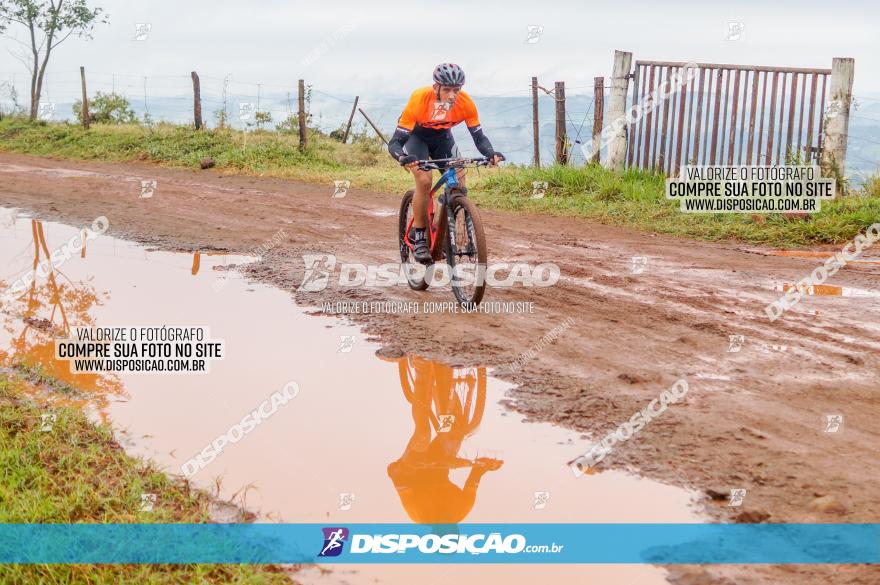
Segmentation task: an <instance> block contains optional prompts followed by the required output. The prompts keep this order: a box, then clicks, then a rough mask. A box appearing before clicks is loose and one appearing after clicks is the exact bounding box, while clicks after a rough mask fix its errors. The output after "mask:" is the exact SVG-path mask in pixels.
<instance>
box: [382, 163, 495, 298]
mask: <svg viewBox="0 0 880 585" xmlns="http://www.w3.org/2000/svg"><path fill="white" fill-rule="evenodd" d="M417 162H418V168H419V169H420V170H423V171H430V170H438V171H443V174H442V175H441V176H440V179H438V180H437V183H436V184H435V185H434V187H433V188H432V189H431V192H430V193H429V197H428V218H427V219H428V221H427V228H428V230H427V236H428V238H429V239H428V245H429V246H430V250H431V256H432V258H433V261H434V262H441V261H442V260H444V259H445V260H446V263H447V264H448V265H449V270H450V279H451V284H452V292H453V294H454V295H455V298H456V300H457V301H458V302H459V303H460V304H461V305H463V306H465V307H471V308H473V307H476V306H477V305H479V304H480V301H481V300H482V299H483V294H484V293H485V292H486V278H485V276H486V256H487V251H486V235H485V233H484V232H483V222H482V220H481V219H480V215H479V213H478V212H477V207H476V206H475V205H474V204H473V203H472V202H471V200H470V199H468V197H467V189H466V188H465V187H464V185H462V184H461V183H460V182H459V180H458V169H463V168H468V167H482V166H488V165H489V164H490V161H489V159H487V158H484V157H482V158H444V159H434V160H420V161H417ZM440 187H444V190H443V194H442V195H441V196H440V197H439V198H438V199H437V204H438V205H437V207H435V206H434V194H435V193H436V192H437V191H438V190H439V189H440ZM413 194H414V191H413V190H412V189H410V190H409V191H407V192H406V193H405V194H404V196H403V201H402V202H401V203H400V218H399V222H398V241H399V244H400V261H401V263H402V264H403V265H404V268H405V273H406V280H407V282H408V283H409V286H410V288H411V289H413V290H425V289H426V288H428V286H430V284H431V281H432V279H433V277H434V268H435V267H434V264H433V263H432V264H430V265H428V266H427V267H422V265H420V264H418V263H417V262H416V261H415V259H414V257H413V244H412V242H411V241H410V239H409V232H410V228H412V225H413V219H414V216H413V205H412V203H413Z"/></svg>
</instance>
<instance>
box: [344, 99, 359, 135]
mask: <svg viewBox="0 0 880 585" xmlns="http://www.w3.org/2000/svg"><path fill="white" fill-rule="evenodd" d="M359 98H360V96H357V95H356V96H354V105H353V106H351V114H349V116H348V124H346V125H345V135H344V136H343V137H342V143H343V144H345V141H346V140H348V133H349V131H350V130H351V121H352V120H353V119H354V112H355V110H356V109H357V107H358V99H359Z"/></svg>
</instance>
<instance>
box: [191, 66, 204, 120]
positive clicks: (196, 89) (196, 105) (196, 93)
mask: <svg viewBox="0 0 880 585" xmlns="http://www.w3.org/2000/svg"><path fill="white" fill-rule="evenodd" d="M192 80H193V117H194V118H195V123H196V130H201V129H202V90H201V87H200V86H199V74H198V73H196V72H195V71H193V72H192Z"/></svg>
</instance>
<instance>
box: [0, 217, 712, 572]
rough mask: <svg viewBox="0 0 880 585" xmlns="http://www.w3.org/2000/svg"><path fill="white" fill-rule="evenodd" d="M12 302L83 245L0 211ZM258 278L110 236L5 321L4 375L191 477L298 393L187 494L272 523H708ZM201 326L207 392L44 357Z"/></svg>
mask: <svg viewBox="0 0 880 585" xmlns="http://www.w3.org/2000/svg"><path fill="white" fill-rule="evenodd" d="M0 214H2V215H0V266H2V271H0V279H2V281H3V284H4V288H5V287H8V286H10V285H11V283H12V282H14V281H16V280H17V279H20V278H21V277H22V275H24V274H27V273H31V274H33V273H34V267H35V265H37V264H38V263H39V262H41V261H44V260H45V259H46V258H47V257H49V256H50V254H51V253H52V251H54V250H56V249H59V248H60V247H62V246H63V245H64V244H65V243H67V242H69V241H70V240H71V238H73V237H75V236H77V234H79V233H80V230H79V229H78V228H73V227H70V226H65V225H61V224H56V223H50V222H38V221H34V220H32V219H30V218H28V217H26V216H24V215H23V214H21V213H18V212H15V211H14V210H0ZM250 260H251V259H248V258H245V257H241V256H231V255H216V254H208V253H196V254H193V253H189V254H182V253H169V252H161V251H156V250H151V249H148V248H146V247H143V246H140V245H137V244H134V243H131V242H126V241H123V240H119V239H116V238H112V237H109V236H106V235H102V236H99V237H97V238H96V239H93V240H89V241H87V243H86V247H85V249H84V250H83V251H82V252H81V253H77V254H73V255H70V257H69V258H68V259H66V260H64V261H63V262H62V263H61V264H60V265H58V266H55V265H54V263H51V262H50V263H48V266H49V268H48V269H47V270H44V271H43V273H44V276H40V275H39V274H37V275H36V277H35V279H34V283H33V284H31V285H29V286H28V287H27V289H26V291H25V292H24V293H22V294H21V295H20V296H19V298H18V299H17V300H16V301H14V302H13V303H12V304H11V305H5V306H4V307H3V308H2V310H3V312H2V313H0V319H2V332H0V359H2V360H3V361H4V362H6V364H7V365H9V364H11V363H27V364H30V365H31V366H32V367H33V366H34V365H36V364H39V367H41V368H43V369H45V370H46V371H47V372H49V373H51V374H52V375H54V376H55V377H57V378H59V379H61V380H63V381H65V382H67V383H69V384H70V385H71V386H75V387H77V388H80V389H82V390H84V391H85V393H86V395H87V397H88V403H89V406H90V408H91V409H92V410H93V412H94V413H96V416H101V417H103V418H104V419H105V420H107V421H109V422H111V423H112V424H113V425H114V427H115V428H116V429H118V430H119V435H120V437H121V441H122V442H123V444H124V445H125V446H126V448H127V450H128V451H129V452H130V453H132V454H135V455H142V456H145V457H149V458H151V459H152V460H154V461H155V462H156V463H157V464H158V465H160V466H162V467H163V468H165V469H166V470H167V471H168V472H170V473H175V474H180V473H182V467H181V466H183V465H184V464H185V463H186V462H187V461H188V460H189V459H190V458H192V457H194V456H195V455H196V454H198V453H199V452H201V451H202V450H203V449H204V448H205V447H206V446H207V445H209V444H210V443H211V442H212V441H214V440H215V439H216V438H217V437H218V436H221V435H224V434H226V433H227V432H229V430H230V428H231V427H232V426H233V425H236V424H237V423H240V422H241V420H242V418H243V417H244V416H245V415H247V414H248V413H251V412H252V411H254V410H255V409H256V408H258V407H259V406H260V405H261V403H263V402H264V401H266V400H267V399H269V398H270V396H271V395H272V394H273V393H275V392H279V391H281V390H282V389H283V388H284V387H285V386H286V385H287V384H289V383H290V382H291V381H294V382H296V384H297V386H298V388H299V392H298V393H297V394H296V395H295V398H293V399H291V400H289V402H287V403H286V404H284V405H282V406H280V407H278V409H277V410H276V411H275V412H274V414H272V415H271V417H270V418H267V419H265V420H263V422H262V423H261V424H259V425H258V426H256V427H255V428H253V429H252V430H250V432H248V433H247V434H245V435H244V436H243V437H242V438H241V439H240V440H238V441H237V442H235V443H233V444H229V445H227V446H226V447H225V448H224V449H223V450H222V452H221V453H220V454H219V455H218V456H216V458H215V459H213V460H212V461H210V462H209V463H207V464H206V465H205V466H204V467H203V468H201V469H196V468H193V467H190V469H189V471H190V472H192V473H193V475H192V480H193V481H194V482H195V483H196V484H197V485H199V486H202V487H205V488H207V489H213V487H214V486H215V484H216V483H217V482H220V486H221V487H220V495H221V496H223V497H226V498H233V497H234V498H235V499H236V501H238V502H240V503H243V504H244V505H246V506H247V507H249V508H250V509H252V510H254V511H256V512H258V513H259V517H260V521H263V522H317V523H324V522H328V523H331V524H344V523H353V522H418V523H457V522H510V523H516V522H542V523H543V522H608V523H614V522H633V523H634V522H649V523H653V522H699V521H701V520H703V518H701V517H700V516H699V515H698V513H697V512H696V509H695V507H694V506H693V498H694V495H693V494H692V493H690V492H688V491H686V490H683V489H679V488H675V487H672V486H667V485H664V484H661V483H657V482H653V481H648V480H644V479H640V478H638V477H637V476H634V475H629V474H625V473H622V472H617V471H607V472H601V473H596V474H592V475H585V476H582V477H580V478H577V477H575V476H574V474H573V473H572V471H571V470H570V468H569V467H568V466H567V465H566V462H567V461H570V460H572V459H574V458H575V457H577V456H578V455H580V454H581V453H584V452H585V451H586V450H587V449H588V445H589V443H588V441H587V440H586V437H584V436H581V435H578V434H576V433H573V432H571V431H568V430H565V429H562V428H559V427H556V426H553V425H551V424H543V423H541V424H537V423H526V422H524V421H523V417H521V416H520V415H518V414H517V413H515V412H513V411H510V410H508V409H507V408H505V407H504V406H502V405H501V404H500V403H499V401H500V400H501V399H503V398H504V394H505V392H506V390H508V388H509V386H508V385H507V384H506V383H504V382H502V381H500V380H497V379H495V378H493V377H491V376H490V375H489V372H487V370H486V368H479V367H474V368H452V367H449V366H446V365H444V364H441V363H437V362H432V361H429V360H426V359H422V358H420V357H416V356H407V357H403V358H395V359H388V358H384V359H383V358H379V357H377V356H376V350H377V349H378V346H377V345H376V344H375V343H372V342H370V341H368V340H366V339H365V338H364V337H363V336H362V335H361V333H360V331H359V330H358V328H356V327H354V326H351V325H349V324H347V323H345V322H344V321H342V320H340V319H338V318H335V317H323V316H314V315H310V314H307V313H308V311H310V310H311V311H313V310H314V309H307V308H302V307H298V306H297V305H296V304H295V303H294V302H293V301H292V299H291V298H290V295H289V294H288V293H286V292H284V291H281V290H278V289H275V288H271V287H268V286H264V285H261V284H257V283H253V282H248V281H247V280H246V279H244V278H240V277H236V275H237V273H236V272H235V271H234V270H228V269H229V268H230V267H231V266H234V265H236V264H242V263H245V262H248V261H250ZM85 325H88V326H100V327H121V326H126V327H128V326H141V325H144V326H146V325H153V326H159V325H174V326H193V325H206V326H208V327H210V334H211V337H213V338H217V339H222V340H224V342H225V348H226V355H225V357H224V359H222V360H219V361H214V362H213V363H212V364H211V367H210V371H209V372H208V373H204V374H195V373H190V374H171V373H162V374H145V373H141V374H121V375H110V374H71V373H70V372H69V362H66V361H57V360H55V357H54V347H53V343H52V338H53V336H55V335H59V336H60V335H63V334H64V332H65V331H67V330H69V328H71V327H75V326H85ZM664 575H665V572H664V571H663V570H662V569H660V568H656V567H651V566H549V565H545V566H526V565H520V566H443V567H436V568H435V567H432V566H425V565H422V566H412V567H407V566H380V565H371V566H351V565H349V566H344V567H341V568H338V569H336V568H333V569H332V571H330V572H329V573H328V572H323V571H317V570H306V571H305V572H303V573H301V574H300V575H299V576H298V577H297V579H298V580H300V581H303V582H307V583H401V584H402V583H412V582H414V581H415V580H416V579H418V581H419V582H420V583H427V584H430V583H441V582H443V581H446V580H448V579H455V580H456V582H457V583H483V582H486V581H488V580H490V579H498V578H503V579H505V580H506V581H508V582H511V583H526V582H532V581H534V580H535V579H536V578H549V579H552V580H553V581H554V582H579V583H587V582H596V583H603V584H613V583H620V584H630V583H639V584H649V583H665V582H666V581H665V579H664Z"/></svg>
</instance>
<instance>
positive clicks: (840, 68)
mask: <svg viewBox="0 0 880 585" xmlns="http://www.w3.org/2000/svg"><path fill="white" fill-rule="evenodd" d="M855 63H856V62H855V59H851V58H841V57H835V58H834V59H833V61H832V62H831V92H830V95H829V99H830V102H829V112H828V116H827V117H825V115H824V113H823V118H824V123H825V144H824V145H822V165H823V167H825V169H823V170H824V171H825V172H826V173H827V172H828V170H830V168H831V167H834V166H836V167H837V171H838V172H839V173H840V176H843V174H844V168H845V164H846V142H847V132H849V110H850V107H851V106H852V85H853V75H854V73H855Z"/></svg>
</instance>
